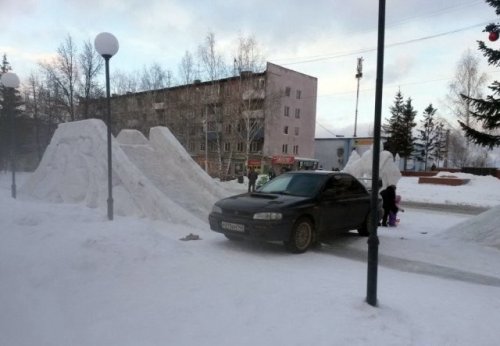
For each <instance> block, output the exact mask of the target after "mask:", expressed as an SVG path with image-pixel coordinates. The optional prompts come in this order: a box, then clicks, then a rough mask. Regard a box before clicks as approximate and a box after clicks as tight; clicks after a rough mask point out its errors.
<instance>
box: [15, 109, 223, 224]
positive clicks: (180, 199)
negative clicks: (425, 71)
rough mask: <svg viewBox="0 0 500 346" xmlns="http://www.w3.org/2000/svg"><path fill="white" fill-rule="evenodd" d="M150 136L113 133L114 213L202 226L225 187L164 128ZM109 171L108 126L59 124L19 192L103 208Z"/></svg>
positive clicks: (85, 122) (22, 195)
mask: <svg viewBox="0 0 500 346" xmlns="http://www.w3.org/2000/svg"><path fill="white" fill-rule="evenodd" d="M150 138H151V140H149V141H148V140H147V138H145V137H144V136H143V135H142V134H141V133H140V132H138V131H133V130H124V131H122V132H121V133H120V134H119V136H118V137H117V138H116V139H115V138H112V163H113V165H112V168H113V170H112V176H113V200H114V211H115V214H116V215H121V216H140V217H149V218H152V219H160V220H166V221H171V222H174V223H182V224H190V225H193V226H201V225H202V224H201V222H202V220H203V222H206V215H207V214H208V211H209V209H210V208H211V206H212V203H213V202H214V201H215V200H217V199H218V198H221V197H223V196H225V191H224V189H223V188H222V187H220V186H219V185H217V183H216V182H215V181H214V180H213V179H211V178H210V177H209V176H208V175H207V174H206V173H205V172H204V171H203V170H202V169H201V168H200V167H199V165H197V164H196V163H195V162H194V161H193V160H192V159H191V157H190V156H189V155H188V153H187V152H186V151H185V150H184V148H183V147H182V146H181V145H180V144H179V143H178V142H177V140H176V139H175V137H174V136H173V135H172V134H171V133H170V131H169V130H168V129H167V128H165V127H156V128H153V129H151V131H150ZM107 172H108V171H107V128H106V125H105V124H104V123H103V122H102V121H101V120H98V119H89V120H82V121H75V122H71V123H64V124H60V125H59V126H58V128H57V130H56V132H55V133H54V136H53V137H52V140H51V142H50V144H49V146H48V147H47V149H46V151H45V154H44V156H43V158H42V161H41V162H40V164H39V166H38V168H37V169H36V171H35V172H34V173H33V174H31V176H30V178H29V179H28V180H27V181H26V182H25V184H24V185H23V186H22V187H21V188H20V190H19V197H20V198H25V199H29V198H34V199H43V200H48V201H51V202H57V203H82V204H84V205H86V206H88V207H90V208H103V209H106V205H107V198H108V185H107V181H108V180H107ZM226 194H227V193H226ZM200 218H201V219H200Z"/></svg>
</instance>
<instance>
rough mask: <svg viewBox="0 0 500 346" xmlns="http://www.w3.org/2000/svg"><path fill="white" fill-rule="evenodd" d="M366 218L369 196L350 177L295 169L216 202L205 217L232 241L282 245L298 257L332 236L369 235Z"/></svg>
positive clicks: (362, 187)
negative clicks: (279, 242)
mask: <svg viewBox="0 0 500 346" xmlns="http://www.w3.org/2000/svg"><path fill="white" fill-rule="evenodd" d="M378 209H380V206H379V207H378ZM370 215H371V213H370V193H369V192H368V190H367V189H366V187H365V186H364V185H363V184H361V183H360V182H359V181H358V180H357V179H356V178H355V177H353V176H352V175H350V174H347V173H341V172H329V171H295V172H288V173H284V174H281V175H279V176H277V177H276V178H274V179H273V180H270V181H269V182H268V183H266V184H265V185H263V186H262V187H260V188H259V189H258V190H257V191H256V192H253V193H245V194H241V195H237V196H232V197H228V198H224V199H222V200H219V201H217V202H216V203H215V204H214V206H213V208H212V212H211V213H210V215H209V217H208V219H209V222H210V228H211V229H212V230H213V231H215V232H219V233H223V234H224V235H225V236H226V237H227V238H228V239H230V240H240V239H244V238H253V239H257V240H263V241H283V242H284V244H285V247H286V248H287V249H288V250H289V251H290V252H293V253H302V252H305V251H307V249H308V248H309V247H310V246H311V245H312V244H313V243H315V242H317V241H319V240H320V239H321V238H322V237H323V236H327V235H331V234H332V233H339V232H347V231H349V230H353V229H357V230H358V233H359V234H360V235H363V236H366V235H368V230H369V228H370V226H369V224H370V223H371V216H370ZM379 215H380V211H379Z"/></svg>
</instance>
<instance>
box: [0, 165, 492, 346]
mask: <svg viewBox="0 0 500 346" xmlns="http://www.w3.org/2000/svg"><path fill="white" fill-rule="evenodd" d="M191 164H193V165H195V163H189V162H185V165H188V167H187V168H189V165H191ZM59 166H61V165H59ZM52 167H54V165H52ZM66 167H69V166H66ZM193 167H194V166H193ZM184 168H186V166H184ZM193 169H194V168H193ZM79 172H80V173H81V172H84V171H82V170H80V171H79ZM67 173H68V174H69V173H72V172H71V171H67ZM166 174H168V173H167V172H166ZM78 176H79V177H84V176H86V174H79V175H78ZM10 177H11V176H10V174H9V173H7V172H2V173H0V237H1V239H2V241H1V242H0V311H1V312H2V313H1V314H0V345H15V346H25V345H26V346H28V345H29V346H32V345H37V346H38V345H75V346H79V345H82V346H84V345H85V346H87V345H107V346H108V345H120V346H129V345H130V346H132V345H134V346H135V345H141V346H142V345H148V346H149V345H273V346H274V345H368V344H371V345H492V346H493V345H498V331H497V330H498V321H499V320H500V266H499V265H498V263H500V230H499V227H498V226H497V225H499V224H500V188H499V187H500V180H498V179H496V178H492V177H476V176H468V177H469V178H470V179H471V181H470V182H469V184H467V185H464V186H459V187H449V186H440V185H422V184H417V183H416V179H415V178H405V177H403V178H402V179H401V180H400V181H399V183H398V193H401V194H402V195H403V199H404V200H405V201H416V202H432V203H443V204H450V205H453V204H460V205H472V206H483V207H488V208H490V210H489V211H487V212H485V213H483V214H481V215H478V216H473V215H467V214H453V213H444V212H437V211H432V210H424V209H412V208H408V207H406V208H405V209H406V210H405V212H404V213H401V214H400V218H401V223H400V224H399V226H398V227H394V228H393V227H391V228H385V227H384V228H379V238H380V247H379V269H378V299H379V304H378V307H376V308H374V307H372V306H370V305H368V304H366V303H365V301H364V300H365V297H366V272H367V266H366V250H367V244H366V238H362V237H359V236H357V235H356V234H355V233H352V234H348V235H346V236H343V237H340V238H337V239H334V240H333V241H331V242H329V243H328V244H324V245H323V246H322V247H321V248H318V249H314V250H312V251H310V252H307V253H305V254H302V255H291V254H289V253H287V252H286V251H285V250H284V248H283V246H282V245H281V244H256V243H251V242H230V241H228V240H226V239H225V238H224V237H223V236H222V235H220V234H218V233H215V232H211V231H210V230H209V226H208V223H207V222H206V221H203V220H206V215H193V218H195V219H197V220H200V221H197V222H196V223H194V224H193V223H189V224H188V223H182V222H175V221H176V220H178V219H176V218H172V220H167V219H165V218H154V217H145V216H143V217H140V216H137V215H135V216H121V215H115V219H114V220H113V221H108V220H107V215H106V210H105V203H104V204H102V203H101V204H99V203H98V205H96V207H94V208H89V207H88V206H87V205H86V203H85V201H81V202H78V201H73V202H64V203H62V202H61V201H59V202H57V201H47V200H44V199H34V198H28V197H27V196H23V194H22V191H26V189H23V188H22V187H23V185H24V184H25V182H27V181H30V180H32V179H33V174H26V173H24V174H18V175H17V178H18V186H19V190H20V191H21V195H20V196H19V198H18V199H15V200H14V199H12V198H11V197H10ZM131 178H132V180H140V179H143V178H142V177H131ZM137 178H140V179H137ZM67 181H69V180H59V183H60V184H64V183H65V182H67ZM176 182H177V183H178V184H182V185H183V186H184V187H185V188H186V189H187V190H189V191H193V189H196V188H198V189H199V188H200V187H199V181H197V180H195V179H189V178H186V179H182V178H181V177H179V178H178V180H176ZM32 183H33V182H32ZM101 184H105V183H104V182H101ZM213 184H214V186H217V188H215V187H214V191H215V190H217V191H219V190H218V189H219V188H220V187H222V188H224V189H225V193H226V194H228V195H229V194H233V193H238V192H241V191H244V190H245V189H246V185H245V184H238V183H237V182H235V181H231V182H226V183H218V182H215V181H214V182H213ZM35 185H36V184H35ZM60 188H62V190H64V188H68V189H69V188H70V187H69V186H66V187H65V186H64V185H63V186H61V187H60ZM60 191H61V190H60ZM72 191H77V189H75V188H74V186H73V190H72ZM77 195H78V194H77ZM187 196H189V200H187V199H186V198H187ZM169 199H170V200H171V201H172V202H173V203H176V204H177V205H178V206H179V207H183V206H189V204H190V203H191V204H193V205H192V207H189V208H190V210H188V209H187V208H183V210H185V211H186V212H187V213H194V211H195V210H206V209H207V208H209V207H210V203H211V201H207V198H206V196H204V194H202V193H200V194H199V197H197V196H196V195H195V194H193V193H191V192H190V193H189V194H188V195H186V196H184V195H183V194H177V195H174V196H169ZM189 234H195V235H197V236H199V238H200V239H199V240H190V241H184V240H182V239H183V238H185V237H186V236H187V235H189Z"/></svg>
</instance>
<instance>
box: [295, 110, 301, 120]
mask: <svg viewBox="0 0 500 346" xmlns="http://www.w3.org/2000/svg"><path fill="white" fill-rule="evenodd" d="M295 118H296V119H300V108H295Z"/></svg>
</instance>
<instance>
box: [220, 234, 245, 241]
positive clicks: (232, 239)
mask: <svg viewBox="0 0 500 346" xmlns="http://www.w3.org/2000/svg"><path fill="white" fill-rule="evenodd" d="M224 235H225V236H226V238H227V239H229V240H231V241H240V240H243V238H241V237H238V236H236V235H232V234H224Z"/></svg>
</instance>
